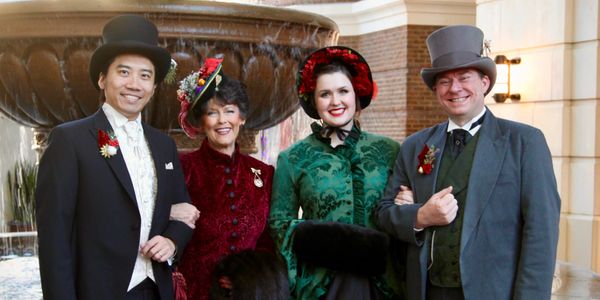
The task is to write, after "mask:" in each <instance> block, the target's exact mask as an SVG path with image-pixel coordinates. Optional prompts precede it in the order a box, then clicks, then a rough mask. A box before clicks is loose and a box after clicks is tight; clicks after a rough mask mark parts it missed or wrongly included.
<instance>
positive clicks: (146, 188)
mask: <svg viewBox="0 0 600 300" xmlns="http://www.w3.org/2000/svg"><path fill="white" fill-rule="evenodd" d="M102 110H103V111H104V114H106V118H107V119H108V122H109V123H110V125H111V126H112V128H113V130H114V131H115V135H116V136H117V139H118V141H119V151H122V154H123V158H124V159H125V164H126V165H127V171H128V172H129V177H130V178H131V182H132V183H133V189H134V191H135V199H136V202H137V206H138V211H139V213H140V219H141V224H140V240H139V246H140V248H141V245H143V244H144V243H145V242H147V241H148V236H149V234H150V227H151V225H152V215H153V213H154V203H155V201H156V188H157V184H158V183H157V179H156V170H155V167H154V160H153V159H152V155H151V152H150V148H149V146H148V141H147V140H146V137H145V136H144V129H143V127H142V124H141V115H140V116H138V117H137V118H136V119H135V120H134V121H129V120H128V119H127V118H126V117H125V116H123V115H122V114H120V113H119V112H118V111H116V110H115V109H114V108H113V107H112V106H110V104H108V103H106V102H105V103H104V104H103V105H102ZM147 277H149V278H150V279H152V280H153V281H156V280H155V279H154V272H153V270H152V260H150V259H148V258H146V257H144V256H142V255H141V254H140V253H139V251H138V256H137V258H136V260H135V266H134V268H133V270H132V276H131V281H130V282H129V287H128V288H127V291H129V290H131V289H132V288H134V287H135V286H136V285H138V284H139V283H141V282H142V281H144V280H145V279H146V278H147Z"/></svg>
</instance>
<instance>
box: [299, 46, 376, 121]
mask: <svg viewBox="0 0 600 300" xmlns="http://www.w3.org/2000/svg"><path fill="white" fill-rule="evenodd" d="M333 61H339V62H340V63H342V64H343V65H345V66H346V67H347V68H348V70H349V71H350V75H352V78H350V81H352V87H353V88H354V93H355V94H356V96H358V99H359V101H360V108H361V109H363V108H365V107H367V106H369V104H370V103H371V99H372V98H375V96H376V90H377V87H376V85H375V82H374V81H373V77H372V76H371V69H370V68H369V64H367V61H366V60H365V59H364V58H363V57H362V56H361V55H360V53H358V52H357V51H355V50H353V49H351V48H348V47H343V46H331V47H325V48H321V49H318V50H316V51H315V52H313V53H311V54H310V55H309V56H308V57H306V59H304V61H303V62H301V63H300V65H299V66H298V74H297V76H296V89H297V91H298V97H299V98H300V106H302V108H303V109H304V112H306V114H307V115H308V116H309V117H311V118H313V119H320V117H319V113H318V112H317V110H316V108H315V106H314V103H313V101H311V100H312V99H313V97H311V96H312V95H313V93H314V92H315V88H316V86H317V78H315V70H317V69H318V67H319V66H320V65H327V64H330V63H332V62H333Z"/></svg>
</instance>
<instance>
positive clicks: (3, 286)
mask: <svg viewBox="0 0 600 300" xmlns="http://www.w3.org/2000/svg"><path fill="white" fill-rule="evenodd" d="M554 286H555V292H554V294H553V296H552V300H563V299H582V300H583V299H599V300H600V276H599V275H598V274H594V273H592V272H591V271H589V270H586V269H584V268H581V267H577V266H574V265H571V264H568V263H562V262H559V264H558V268H557V274H556V279H555V282H554ZM0 299H1V300H4V299H11V300H38V299H42V287H41V284H40V279H39V268H38V260H37V257H17V258H12V259H6V260H3V261H0ZM532 300H533V299H532Z"/></svg>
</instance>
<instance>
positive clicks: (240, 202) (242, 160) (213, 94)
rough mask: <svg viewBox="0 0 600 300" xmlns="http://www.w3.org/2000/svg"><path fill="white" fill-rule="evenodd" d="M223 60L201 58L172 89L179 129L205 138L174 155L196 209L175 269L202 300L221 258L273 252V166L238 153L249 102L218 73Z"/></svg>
mask: <svg viewBox="0 0 600 300" xmlns="http://www.w3.org/2000/svg"><path fill="white" fill-rule="evenodd" d="M221 62H222V58H208V59H206V60H205V62H204V65H203V66H202V67H201V68H200V70H199V71H198V72H194V73H192V74H191V75H189V76H188V77H186V78H185V79H184V80H183V81H182V82H181V85H180V88H179V90H178V91H177V94H178V99H179V100H180V101H181V102H182V109H181V112H180V115H179V123H180V125H181V127H182V128H183V129H184V131H185V132H186V134H187V135H188V136H190V137H192V138H193V137H195V136H196V135H197V134H198V133H203V134H204V135H205V136H206V138H205V139H204V141H203V142H202V145H201V146H200V148H199V149H198V150H196V151H194V152H191V153H187V154H183V155H181V157H180V159H181V165H182V168H183V172H184V175H185V180H186V184H187V188H188V192H189V194H190V197H191V199H192V204H193V205H194V206H195V207H196V208H197V209H198V210H199V211H200V212H201V217H200V218H199V219H198V220H197V221H196V224H195V227H196V230H195V232H194V236H193V237H192V240H191V241H190V242H189V243H188V245H187V247H186V249H185V250H184V252H183V255H182V257H181V259H180V262H179V264H178V269H179V271H180V272H181V273H182V274H183V276H184V277H185V280H186V283H187V295H188V299H192V300H195V299H208V295H209V290H210V284H211V280H210V278H211V277H210V276H211V273H212V271H213V270H214V268H215V266H216V265H217V263H218V262H219V260H221V259H222V258H224V257H225V256H227V255H229V254H233V253H238V252H240V251H243V250H246V249H251V250H255V249H257V250H266V251H269V252H273V242H272V240H271V238H270V236H269V233H268V229H267V226H266V221H267V216H268V214H269V201H270V196H271V185H272V182H273V180H272V179H273V172H274V168H273V167H272V166H270V165H267V164H265V163H263V162H261V161H259V160H257V159H255V158H252V157H250V156H248V155H245V154H242V153H240V150H239V146H238V145H237V144H236V139H237V137H238V134H239V132H240V127H241V126H242V125H244V123H245V121H246V116H247V114H248V106H249V103H248V97H247V95H246V91H245V89H244V86H243V85H242V84H241V83H240V82H239V81H237V80H234V79H231V78H228V77H226V76H225V75H224V74H223V72H222V70H221ZM192 124H197V126H198V127H194V126H193V125H192ZM178 209H179V208H178V207H177V206H174V207H173V209H172V211H171V216H172V217H173V216H176V215H178V214H180V215H181V214H183V213H184V211H185V210H186V208H185V207H184V206H182V207H181V208H180V209H179V210H178Z"/></svg>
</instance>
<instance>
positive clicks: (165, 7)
mask: <svg viewBox="0 0 600 300" xmlns="http://www.w3.org/2000/svg"><path fill="white" fill-rule="evenodd" d="M123 13H134V14H142V15H144V16H146V17H147V18H149V19H150V20H152V21H153V22H154V23H155V24H156V25H157V27H158V30H159V32H160V38H161V43H162V45H163V46H164V47H166V48H167V49H168V50H169V51H170V52H171V55H172V57H173V58H174V59H175V60H176V61H177V62H178V64H179V68H178V72H177V77H178V80H179V79H181V78H183V77H184V76H186V75H187V74H189V72H191V71H192V70H193V69H197V68H198V67H199V66H200V62H201V61H202V60H203V59H204V58H205V57H210V56H212V55H215V54H218V53H222V54H224V55H225V61H224V71H225V73H226V74H228V75H230V76H232V77H234V78H237V79H239V80H241V81H242V82H243V83H245V84H246V86H247V90H248V94H249V97H250V101H251V109H250V114H249V117H248V120H247V123H246V127H245V130H244V131H243V133H242V136H241V139H240V143H241V145H242V149H243V150H245V151H246V152H252V151H253V150H255V146H254V136H255V134H256V132H257V131H258V130H261V129H265V128H268V127H271V126H274V125H276V124H278V123H279V122H281V121H282V120H284V119H286V118H287V117H288V116H290V115H291V114H292V113H293V112H294V111H295V110H296V109H297V107H298V105H297V98H296V96H295V90H294V82H295V72H296V70H297V64H298V62H299V61H300V60H301V59H302V58H303V57H304V56H305V55H306V54H308V53H309V52H310V51H312V50H313V49H315V48H318V47H323V46H327V45H333V44H335V43H336V42H337V39H338V29H337V25H336V24H335V23H334V22H333V21H331V20H330V19H328V18H325V17H322V16H319V15H315V14H310V13H303V12H298V11H293V10H289V9H282V8H273V7H260V6H250V5H241V4H233V3H220V2H208V1H178V0H174V1H169V0H164V1H154V0H143V1H142V0H139V1H134V0H121V1H107V0H101V1H85V0H81V1H74V0H64V1H62V0H59V1H47V0H46V1H20V2H13V3H2V4H0V111H1V112H2V113H4V114H5V115H6V116H8V117H9V118H11V119H13V120H14V121H16V122H18V123H20V124H22V125H25V126H29V127H33V128H34V129H35V131H36V143H37V144H38V145H39V148H40V149H43V144H44V141H45V138H46V136H47V133H48V132H49V130H50V129H51V128H53V127H54V126H56V125H58V124H60V123H63V122H67V121H70V120H75V119H79V118H82V117H85V116H88V115H90V114H92V113H94V112H95V111H96V110H97V109H98V107H99V106H100V104H101V103H100V101H99V97H98V91H96V90H95V89H94V87H93V85H92V83H91V82H90V79H89V76H88V64H89V59H90V56H91V54H92V52H93V51H94V49H95V48H97V47H98V46H99V45H100V44H101V38H100V34H101V31H102V27H103V25H104V24H105V23H106V21H107V20H108V19H110V18H111V17H113V16H114V15H117V14H123ZM176 89H177V84H173V85H167V84H163V85H161V86H159V88H157V90H156V94H155V97H154V99H153V101H151V103H150V104H149V105H148V106H147V108H146V109H145V111H144V112H143V118H144V120H145V121H146V122H148V123H149V124H151V125H152V126H154V127H157V128H159V129H163V130H165V131H168V132H169V133H170V134H171V135H172V136H174V137H175V139H176V140H177V141H178V145H179V146H180V149H184V150H185V149H191V148H195V147H196V146H197V145H198V141H195V142H191V141H189V140H188V139H186V138H184V137H183V136H182V134H181V130H180V129H179V126H178V124H177V121H176V120H177V119H176V116H177V113H178V111H179V103H178V101H177V100H176V96H175V95H176V92H175V91H176Z"/></svg>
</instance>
